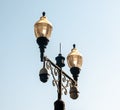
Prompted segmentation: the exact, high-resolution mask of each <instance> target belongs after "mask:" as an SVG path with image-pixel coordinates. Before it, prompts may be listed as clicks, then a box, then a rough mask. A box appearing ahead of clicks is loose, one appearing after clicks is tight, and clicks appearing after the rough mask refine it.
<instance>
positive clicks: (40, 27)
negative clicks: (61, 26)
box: [34, 12, 52, 39]
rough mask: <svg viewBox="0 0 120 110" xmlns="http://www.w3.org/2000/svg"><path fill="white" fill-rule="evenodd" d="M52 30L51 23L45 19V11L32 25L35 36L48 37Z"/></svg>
mask: <svg viewBox="0 0 120 110" xmlns="http://www.w3.org/2000/svg"><path fill="white" fill-rule="evenodd" d="M51 32H52V24H51V23H50V22H49V21H48V20H47V17H46V16H45V12H43V13H42V17H40V19H39V20H38V21H37V22H36V23H35V25H34V33H35V36H36V38H38V37H46V38H47V39H49V38H50V36H51Z"/></svg>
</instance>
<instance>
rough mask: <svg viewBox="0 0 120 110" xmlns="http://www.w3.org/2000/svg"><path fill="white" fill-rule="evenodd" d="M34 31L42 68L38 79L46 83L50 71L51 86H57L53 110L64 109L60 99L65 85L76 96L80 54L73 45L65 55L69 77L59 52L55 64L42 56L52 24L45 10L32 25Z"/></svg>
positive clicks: (80, 62)
mask: <svg viewBox="0 0 120 110" xmlns="http://www.w3.org/2000/svg"><path fill="white" fill-rule="evenodd" d="M34 32H35V36H36V38H37V44H38V45H39V48H40V53H41V55H40V56H41V62H43V68H42V69H41V70H40V72H39V77H40V81H41V82H43V83H46V82H47V81H48V79H49V76H50V75H49V74H48V72H49V71H51V72H50V73H51V75H52V77H53V81H52V83H53V86H56V87H57V93H58V98H57V100H56V101H55V103H54V110H65V103H64V102H63V101H62V92H64V94H65V95H66V94H67V87H70V90H69V93H70V97H71V98H72V99H77V98H78V93H79V92H78V89H77V88H78V84H77V81H78V76H79V73H80V70H81V67H82V55H81V54H80V53H79V52H78V50H77V49H76V47H75V44H74V45H73V49H72V50H71V52H70V53H69V54H68V56H67V63H68V66H69V67H70V72H71V74H72V76H73V78H72V77H70V76H69V75H67V74H66V73H65V72H64V71H63V70H62V67H64V66H65V63H64V61H65V58H64V57H63V56H62V54H61V52H60V53H59V54H58V56H57V57H56V58H55V60H56V64H55V63H53V62H52V61H51V60H50V59H49V58H47V57H45V56H44V52H45V48H46V46H47V44H48V42H49V39H50V36H51V32H52V24H51V23H50V22H49V21H48V20H47V18H46V16H45V12H43V15H42V17H41V18H40V20H38V21H37V22H36V23H35V25H34ZM60 49H61V45H60Z"/></svg>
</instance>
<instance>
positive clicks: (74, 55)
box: [67, 44, 82, 69]
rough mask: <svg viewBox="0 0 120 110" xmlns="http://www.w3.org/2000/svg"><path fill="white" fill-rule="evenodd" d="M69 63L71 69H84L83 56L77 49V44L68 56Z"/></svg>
mask: <svg viewBox="0 0 120 110" xmlns="http://www.w3.org/2000/svg"><path fill="white" fill-rule="evenodd" d="M67 63H68V66H69V67H70V68H72V67H78V68H80V69H81V67H82V55H81V54H80V53H79V52H78V50H77V49H76V48H75V44H74V45H73V49H72V50H71V52H70V53H69V54H68V56H67Z"/></svg>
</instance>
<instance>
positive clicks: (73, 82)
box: [44, 57, 77, 85]
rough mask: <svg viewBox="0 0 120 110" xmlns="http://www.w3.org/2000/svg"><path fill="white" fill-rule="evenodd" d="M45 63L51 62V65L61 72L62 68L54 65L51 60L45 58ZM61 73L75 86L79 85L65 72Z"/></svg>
mask: <svg viewBox="0 0 120 110" xmlns="http://www.w3.org/2000/svg"><path fill="white" fill-rule="evenodd" d="M44 61H48V62H50V64H51V65H52V66H54V67H55V68H57V69H58V70H59V71H61V68H60V67H59V66H57V65H56V64H54V63H53V62H52V61H51V60H50V59H49V58H47V57H44ZM61 73H62V74H63V75H64V76H66V77H67V78H68V79H69V80H71V81H72V84H73V85H77V82H76V81H75V80H74V79H72V78H71V77H70V76H69V75H67V74H66V73H65V72H64V71H63V70H62V71H61Z"/></svg>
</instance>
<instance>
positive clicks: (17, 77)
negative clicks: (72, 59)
mask: <svg viewBox="0 0 120 110" xmlns="http://www.w3.org/2000/svg"><path fill="white" fill-rule="evenodd" d="M43 11H46V16H47V18H48V19H49V20H50V21H51V22H52V24H53V32H52V36H51V39H50V42H49V45H48V47H47V50H46V55H47V56H48V57H49V58H50V59H52V60H53V61H54V58H55V57H56V56H57V54H58V52H59V43H60V42H61V43H62V54H63V55H64V56H67V54H68V53H69V52H70V50H71V48H72V44H73V43H75V44H76V45H77V48H78V50H79V51H80V52H81V53H82V55H83V59H84V60H83V61H84V62H83V67H82V71H81V73H80V76H79V91H80V97H79V98H78V99H77V100H72V99H70V97H69V94H68V95H67V96H64V95H63V100H64V101H65V103H66V110H120V104H119V102H120V69H119V68H120V67H119V66H120V1H119V0H69V1H68V0H60V1H57V0H51V1H50V0H1V1H0V110H42V109H44V110H54V108H53V103H54V101H55V100H56V99H57V94H56V88H55V87H53V86H52V83H51V80H52V77H50V80H49V81H48V83H46V84H43V83H41V82H40V81H39V77H38V74H39V73H38V72H39V70H40V69H41V67H42V64H41V63H40V62H39V60H40V59H39V49H38V45H37V44H36V38H35V37H34V32H33V29H34V27H33V25H34V23H35V22H36V21H37V20H38V19H39V17H40V16H41V13H42V12H43ZM63 69H64V71H66V72H67V73H68V74H69V75H70V72H69V68H68V67H67V66H66V67H64V68H63Z"/></svg>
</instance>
